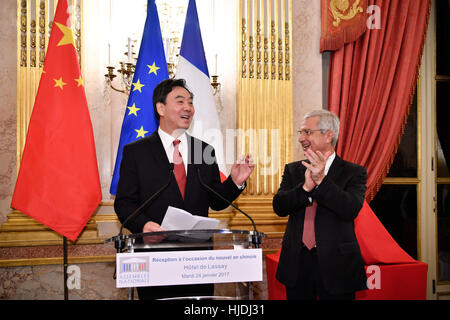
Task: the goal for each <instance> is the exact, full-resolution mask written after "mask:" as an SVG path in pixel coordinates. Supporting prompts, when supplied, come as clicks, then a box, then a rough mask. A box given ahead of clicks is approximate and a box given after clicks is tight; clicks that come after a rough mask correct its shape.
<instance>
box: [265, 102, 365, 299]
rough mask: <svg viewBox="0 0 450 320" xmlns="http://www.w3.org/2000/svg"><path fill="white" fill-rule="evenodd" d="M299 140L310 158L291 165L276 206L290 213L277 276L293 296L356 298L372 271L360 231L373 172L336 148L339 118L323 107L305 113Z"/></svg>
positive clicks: (282, 183)
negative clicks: (357, 226)
mask: <svg viewBox="0 0 450 320" xmlns="http://www.w3.org/2000/svg"><path fill="white" fill-rule="evenodd" d="M299 134H300V137H299V142H300V144H301V145H302V147H303V150H304V153H305V156H306V158H307V160H305V161H296V162H292V163H289V164H287V165H286V166H285V169H284V174H283V179H282V182H281V185H280V188H279V190H278V192H277V194H276V195H275V196H274V198H273V209H274V211H275V212H276V213H277V214H278V215H279V216H281V217H285V216H287V215H289V220H288V224H287V226H286V232H285V235H284V238H283V242H282V248H281V254H280V261H279V264H278V269H277V279H278V280H279V281H280V282H281V283H283V284H284V285H285V286H286V295H287V299H289V300H297V299H300V300H315V299H317V298H318V299H324V300H325V299H354V298H355V292H356V291H358V290H363V289H366V274H365V270H364V262H363V260H362V256H361V251H360V248H359V245H358V242H357V239H356V235H355V231H354V219H355V218H356V217H357V215H358V213H359V211H360V209H361V208H362V205H363V201H364V195H365V191H366V179H367V173H366V169H365V168H364V167H361V166H359V165H356V164H353V163H350V162H347V161H344V160H342V159H341V158H339V157H338V156H337V155H336V153H335V150H334V147H335V146H336V142H337V137H338V135H339V119H338V118H337V117H336V116H335V115H334V114H333V113H331V112H329V111H326V110H317V111H313V112H310V113H308V114H306V115H305V117H304V120H303V122H302V124H301V128H300V130H299Z"/></svg>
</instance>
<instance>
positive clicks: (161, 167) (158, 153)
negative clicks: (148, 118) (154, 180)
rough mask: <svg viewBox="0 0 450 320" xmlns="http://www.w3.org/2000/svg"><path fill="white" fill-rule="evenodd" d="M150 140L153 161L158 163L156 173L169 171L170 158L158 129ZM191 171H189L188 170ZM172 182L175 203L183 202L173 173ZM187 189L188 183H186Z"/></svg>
mask: <svg viewBox="0 0 450 320" xmlns="http://www.w3.org/2000/svg"><path fill="white" fill-rule="evenodd" d="M149 142H150V145H149V147H150V151H151V155H152V157H153V161H154V163H155V164H156V166H155V173H154V174H160V172H168V171H169V159H168V158H167V154H166V150H165V149H164V146H163V143H162V141H161V138H160V137H159V134H158V131H155V132H154V133H153V134H152V135H151V136H149ZM188 172H189V171H188ZM171 179H172V182H171V184H170V186H169V190H171V192H173V194H176V197H177V198H176V199H174V200H175V203H180V202H181V203H183V197H182V196H181V192H180V189H179V188H178V184H177V181H176V179H175V175H174V174H173V173H172V178H171ZM186 190H187V183H186Z"/></svg>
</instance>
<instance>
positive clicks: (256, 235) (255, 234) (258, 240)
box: [197, 168, 262, 248]
mask: <svg viewBox="0 0 450 320" xmlns="http://www.w3.org/2000/svg"><path fill="white" fill-rule="evenodd" d="M197 175H198V180H199V181H200V184H201V185H202V186H204V187H205V188H206V189H208V190H209V191H210V192H212V193H213V194H214V195H216V196H217V197H219V198H220V199H221V200H223V201H224V202H226V203H227V204H229V205H230V206H232V207H233V208H234V209H236V210H238V211H239V212H240V213H242V214H243V215H244V216H246V217H247V218H248V219H249V220H250V222H251V223H252V226H253V234H252V243H253V245H254V246H255V248H259V247H260V244H261V238H262V235H261V233H260V232H259V231H258V230H257V229H256V224H255V221H253V219H252V217H250V216H249V215H248V214H247V213H245V212H244V211H242V210H241V209H239V208H238V207H237V206H236V205H235V204H234V203H233V202H231V201H229V200H228V199H226V198H225V197H224V196H222V195H221V194H220V193H218V192H217V191H215V190H214V189H212V188H211V187H210V186H208V185H207V184H206V183H205V182H203V179H202V177H201V175H200V169H199V168H197Z"/></svg>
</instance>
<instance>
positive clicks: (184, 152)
mask: <svg viewBox="0 0 450 320" xmlns="http://www.w3.org/2000/svg"><path fill="white" fill-rule="evenodd" d="M158 134H159V137H160V138H161V142H162V144H163V147H164V150H165V151H166V154H167V159H169V162H170V163H173V150H174V149H175V147H174V145H173V142H174V141H175V140H180V144H179V145H178V151H180V153H181V156H182V157H183V163H184V169H185V170H186V175H187V168H188V145H187V136H186V132H184V133H183V134H182V135H181V136H179V137H178V138H174V137H172V136H171V135H170V134H168V133H167V132H165V131H163V130H161V128H158Z"/></svg>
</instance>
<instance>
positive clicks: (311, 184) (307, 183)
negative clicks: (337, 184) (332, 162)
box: [303, 169, 316, 192]
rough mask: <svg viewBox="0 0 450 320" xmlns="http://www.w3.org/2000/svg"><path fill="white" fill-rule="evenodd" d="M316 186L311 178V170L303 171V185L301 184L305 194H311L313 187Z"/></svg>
mask: <svg viewBox="0 0 450 320" xmlns="http://www.w3.org/2000/svg"><path fill="white" fill-rule="evenodd" d="M315 186H316V183H315V182H314V180H313V179H312V177H311V170H309V169H306V171H305V183H304V184H303V190H305V191H306V192H311V191H312V190H313V189H314V187H315Z"/></svg>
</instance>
